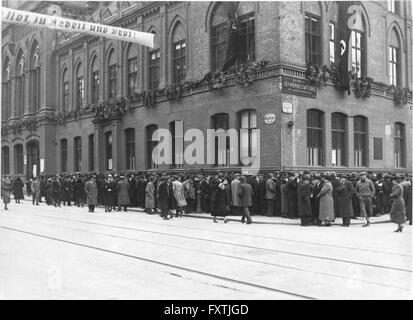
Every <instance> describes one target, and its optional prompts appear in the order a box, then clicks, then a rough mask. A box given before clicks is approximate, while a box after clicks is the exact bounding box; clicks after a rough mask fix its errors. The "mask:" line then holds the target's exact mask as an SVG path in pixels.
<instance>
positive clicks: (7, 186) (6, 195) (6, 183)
mask: <svg viewBox="0 0 413 320" xmlns="http://www.w3.org/2000/svg"><path fill="white" fill-rule="evenodd" d="M10 190H11V182H10V180H9V179H8V178H5V179H1V197H2V198H3V203H5V204H7V203H9V202H10Z"/></svg>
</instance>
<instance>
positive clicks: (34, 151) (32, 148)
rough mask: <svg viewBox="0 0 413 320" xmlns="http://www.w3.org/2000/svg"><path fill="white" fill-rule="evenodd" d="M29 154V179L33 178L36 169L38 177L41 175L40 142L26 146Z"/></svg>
mask: <svg viewBox="0 0 413 320" xmlns="http://www.w3.org/2000/svg"><path fill="white" fill-rule="evenodd" d="M26 153H27V177H29V178H32V177H33V169H34V168H36V171H35V172H36V176H38V175H39V174H40V154H39V141H38V140H32V141H29V142H27V144H26Z"/></svg>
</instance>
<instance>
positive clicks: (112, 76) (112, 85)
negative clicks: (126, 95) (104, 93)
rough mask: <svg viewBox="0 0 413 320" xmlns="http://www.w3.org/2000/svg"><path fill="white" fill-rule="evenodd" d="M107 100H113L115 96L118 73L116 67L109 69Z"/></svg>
mask: <svg viewBox="0 0 413 320" xmlns="http://www.w3.org/2000/svg"><path fill="white" fill-rule="evenodd" d="M108 83H109V88H108V89H109V96H108V97H109V99H115V98H116V95H117V91H118V88H117V85H118V72H117V67H116V66H110V67H109V82H108Z"/></svg>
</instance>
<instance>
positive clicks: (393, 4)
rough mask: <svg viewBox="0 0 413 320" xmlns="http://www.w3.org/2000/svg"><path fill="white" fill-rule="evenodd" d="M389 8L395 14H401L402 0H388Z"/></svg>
mask: <svg viewBox="0 0 413 320" xmlns="http://www.w3.org/2000/svg"><path fill="white" fill-rule="evenodd" d="M387 10H389V11H390V12H393V13H395V14H400V1H397V0H388V1H387Z"/></svg>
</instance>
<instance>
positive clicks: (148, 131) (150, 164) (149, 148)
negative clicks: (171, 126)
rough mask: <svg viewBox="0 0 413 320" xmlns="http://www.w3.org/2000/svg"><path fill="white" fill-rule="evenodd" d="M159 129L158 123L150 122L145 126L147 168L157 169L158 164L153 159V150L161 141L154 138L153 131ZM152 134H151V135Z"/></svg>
mask: <svg viewBox="0 0 413 320" xmlns="http://www.w3.org/2000/svg"><path fill="white" fill-rule="evenodd" d="M156 130H158V125H156V124H150V125H147V126H146V127H145V141H146V143H145V147H146V150H145V151H146V152H145V153H146V161H145V162H146V169H149V170H150V169H157V168H158V164H156V163H155V162H154V161H153V159H152V152H153V149H154V148H155V147H156V145H157V144H158V143H159V142H158V141H156V140H152V135H153V133H154V132H155V131H156ZM149 135H151V136H149Z"/></svg>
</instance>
